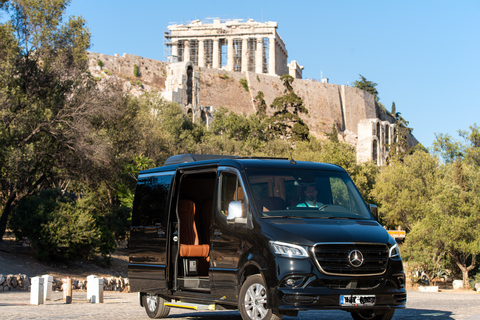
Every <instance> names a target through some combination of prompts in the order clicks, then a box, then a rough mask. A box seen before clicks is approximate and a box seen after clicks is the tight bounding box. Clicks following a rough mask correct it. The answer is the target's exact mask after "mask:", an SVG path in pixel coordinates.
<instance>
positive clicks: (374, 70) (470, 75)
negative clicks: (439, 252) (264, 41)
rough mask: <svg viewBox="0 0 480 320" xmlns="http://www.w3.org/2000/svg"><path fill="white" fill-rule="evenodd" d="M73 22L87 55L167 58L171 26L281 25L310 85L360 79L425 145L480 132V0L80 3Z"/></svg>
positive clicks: (280, 30)
mask: <svg viewBox="0 0 480 320" xmlns="http://www.w3.org/2000/svg"><path fill="white" fill-rule="evenodd" d="M67 15H77V16H78V15H81V16H83V17H84V18H85V19H86V20H87V27H88V28H89V29H90V32H91V33H92V47H91V48H90V51H93V52H97V53H105V54H109V55H113V54H115V53H118V54H120V55H122V54H123V53H129V54H134V55H139V56H142V57H145V58H150V59H156V60H164V61H165V60H166V58H165V56H164V47H163V33H164V31H165V30H166V27H167V26H168V25H169V24H171V23H177V24H180V23H188V22H189V21H191V20H195V19H200V20H203V21H211V20H207V18H213V17H216V18H221V19H245V20H246V19H254V20H256V21H261V22H265V21H276V22H278V33H279V34H280V36H281V37H282V39H283V40H284V41H285V44H286V48H287V51H288V62H290V61H291V60H297V61H298V63H299V64H300V65H302V66H304V70H303V77H304V79H307V78H313V79H320V74H321V72H323V76H324V77H327V78H329V80H330V83H334V84H351V83H352V82H354V81H355V80H358V79H359V74H362V75H363V76H365V77H366V78H367V80H370V81H373V82H375V83H377V84H378V86H377V90H378V92H379V97H380V102H382V103H383V104H384V105H385V107H386V108H387V110H391V106H392V102H393V101H394V102H395V104H396V108H397V111H399V112H401V114H402V116H403V117H404V118H405V119H406V120H407V121H409V122H410V127H412V128H413V129H414V130H413V134H414V135H415V137H416V138H417V139H418V140H419V141H420V142H421V143H422V144H423V145H424V146H425V147H430V146H431V145H432V142H433V141H434V139H435V133H449V134H451V135H452V136H454V137H458V134H457V131H458V130H459V129H462V130H467V129H468V127H469V126H471V125H473V124H474V123H477V124H479V125H480V118H479V116H480V90H479V78H480V0H465V1H463V0H455V1H453V0H452V1H441V0H431V1H424V0H402V1H391V0H382V1H353V0H352V1H350V0H343V1H333V0H331V1H301V0H300V1H281V0H276V1H261V0H257V1H250V0H242V1H228V0H224V1H190V0H182V1H160V0H156V1H155V0H134V1H132V0H128V1H127V0H110V1H109V0H96V1H93V0H73V1H72V3H71V4H70V6H69V8H68V10H67Z"/></svg>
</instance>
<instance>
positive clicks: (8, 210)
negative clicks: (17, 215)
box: [0, 192, 17, 242]
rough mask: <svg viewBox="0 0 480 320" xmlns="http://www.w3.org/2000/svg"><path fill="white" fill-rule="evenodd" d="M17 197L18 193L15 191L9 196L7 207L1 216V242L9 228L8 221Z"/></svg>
mask: <svg viewBox="0 0 480 320" xmlns="http://www.w3.org/2000/svg"><path fill="white" fill-rule="evenodd" d="M16 198H17V194H16V193H15V192H14V193H13V194H12V195H11V196H10V198H8V201H7V203H6V204H5V207H4V208H3V212H2V216H1V217H0V242H2V241H3V236H4V235H5V230H7V222H8V217H9V216H10V213H12V210H13V202H14V201H15V199H16Z"/></svg>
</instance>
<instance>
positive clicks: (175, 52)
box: [172, 40, 178, 62]
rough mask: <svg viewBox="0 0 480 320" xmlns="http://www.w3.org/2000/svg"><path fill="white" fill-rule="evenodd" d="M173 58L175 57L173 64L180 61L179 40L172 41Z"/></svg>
mask: <svg viewBox="0 0 480 320" xmlns="http://www.w3.org/2000/svg"><path fill="white" fill-rule="evenodd" d="M172 56H173V59H174V61H173V62H177V61H178V42H177V40H172Z"/></svg>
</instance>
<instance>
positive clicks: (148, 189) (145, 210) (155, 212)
mask: <svg viewBox="0 0 480 320" xmlns="http://www.w3.org/2000/svg"><path fill="white" fill-rule="evenodd" d="M172 178H173V173H170V174H165V175H158V176H147V177H139V179H138V183H137V190H136V191H135V201H134V203H133V215H132V226H155V225H157V226H158V225H162V226H166V225H167V218H168V215H167V214H166V205H167V200H168V191H169V189H170V184H171V183H172Z"/></svg>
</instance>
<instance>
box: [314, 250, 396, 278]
mask: <svg viewBox="0 0 480 320" xmlns="http://www.w3.org/2000/svg"><path fill="white" fill-rule="evenodd" d="M314 253H315V258H316V262H317V266H318V268H319V269H320V271H322V272H324V273H326V274H330V275H341V276H343V275H353V276H366V275H381V274H383V273H385V271H386V270H387V262H388V247H387V246H386V245H385V244H376V243H317V244H316V245H315V247H314Z"/></svg>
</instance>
